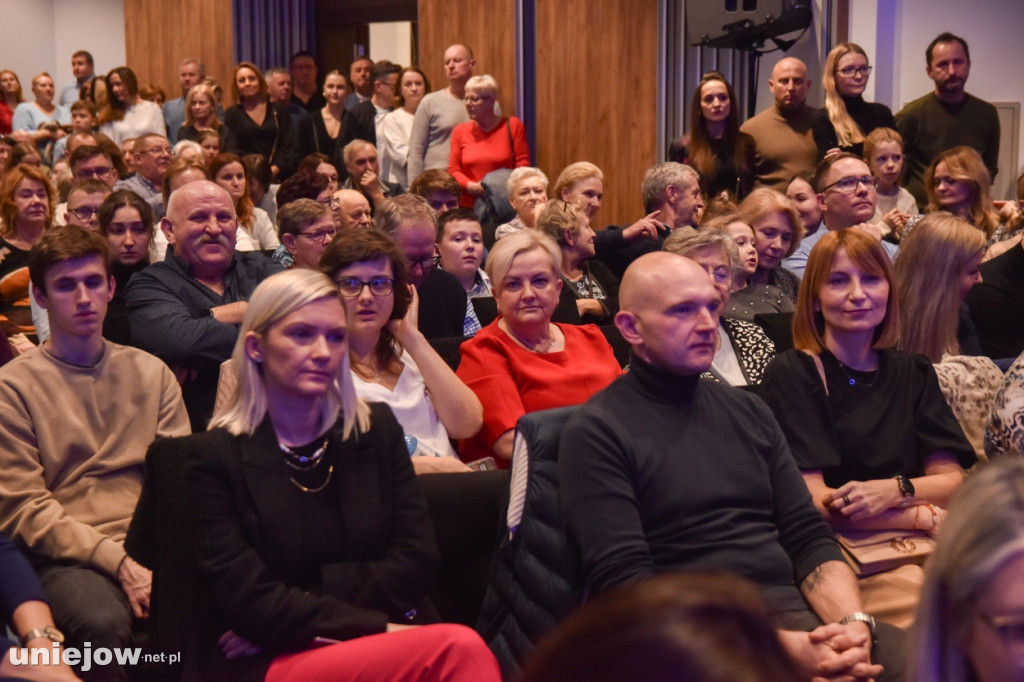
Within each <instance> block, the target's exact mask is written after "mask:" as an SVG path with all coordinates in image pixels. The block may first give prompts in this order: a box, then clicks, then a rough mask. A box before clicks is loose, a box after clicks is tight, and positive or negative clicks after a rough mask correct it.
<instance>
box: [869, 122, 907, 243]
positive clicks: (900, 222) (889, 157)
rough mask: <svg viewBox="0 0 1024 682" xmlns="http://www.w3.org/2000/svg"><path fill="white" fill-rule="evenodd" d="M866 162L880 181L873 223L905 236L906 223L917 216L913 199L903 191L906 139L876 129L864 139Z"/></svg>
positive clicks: (888, 231)
mask: <svg viewBox="0 0 1024 682" xmlns="http://www.w3.org/2000/svg"><path fill="white" fill-rule="evenodd" d="M864 160H865V161H867V164H868V168H870V169H871V174H872V175H874V176H875V177H876V178H878V188H877V189H876V190H875V192H876V194H877V196H878V201H877V203H876V204H875V216H874V218H872V219H871V222H872V223H874V224H875V225H880V226H881V227H882V228H883V232H886V233H890V232H895V233H896V234H897V235H900V234H903V229H904V227H905V226H906V224H907V220H909V219H910V217H911V216H914V215H917V213H918V210H917V200H916V199H914V195H913V194H911V193H910V192H908V191H907V190H906V188H904V187H900V182H902V180H903V169H904V165H903V138H902V137H900V134H899V133H898V132H896V131H895V130H893V129H892V128H875V129H874V130H872V131H871V134H870V135H868V136H867V137H865V138H864Z"/></svg>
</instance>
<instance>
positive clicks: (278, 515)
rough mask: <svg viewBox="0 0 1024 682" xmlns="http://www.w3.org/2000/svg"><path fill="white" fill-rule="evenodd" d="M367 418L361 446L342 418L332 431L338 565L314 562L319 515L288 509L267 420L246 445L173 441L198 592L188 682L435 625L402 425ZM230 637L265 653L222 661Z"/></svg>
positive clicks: (219, 439)
mask: <svg viewBox="0 0 1024 682" xmlns="http://www.w3.org/2000/svg"><path fill="white" fill-rule="evenodd" d="M371 413H372V426H371V428H370V430H369V431H368V432H367V433H365V434H362V435H360V436H359V437H358V439H355V440H352V441H345V442H342V440H341V431H342V426H341V421H340V420H339V422H338V423H337V424H336V425H335V426H334V427H333V429H332V430H331V445H330V446H329V452H330V455H329V456H331V455H333V458H334V485H333V487H331V488H328V491H332V492H333V493H334V494H336V495H337V500H336V505H337V508H338V509H340V516H341V519H340V523H341V525H342V527H343V529H344V532H343V534H342V536H341V537H340V538H338V542H339V543H342V544H343V554H344V556H345V560H344V561H341V562H339V563H334V564H328V565H319V564H311V563H310V560H309V554H308V552H309V549H310V547H309V545H308V543H304V542H303V537H304V536H305V537H308V536H309V534H310V532H311V530H312V531H313V532H315V530H316V519H315V518H306V517H303V515H302V514H299V513H297V512H298V510H297V509H295V507H294V504H293V503H290V502H289V501H290V500H292V501H293V500H294V499H295V495H296V494H297V493H298V491H297V490H296V488H295V487H294V486H293V485H292V483H291V481H290V480H289V478H290V475H291V472H290V470H289V469H288V468H287V466H286V464H285V461H284V458H283V456H282V454H281V451H280V449H279V448H278V445H277V438H276V435H275V434H274V430H273V427H272V426H271V424H270V421H269V419H267V420H265V421H264V422H263V424H262V425H260V427H259V428H258V429H257V431H256V433H254V434H253V435H252V436H251V437H248V436H238V437H236V436H232V435H231V434H229V433H228V432H226V431H224V430H222V429H216V430H213V431H207V432H205V433H202V434H198V435H195V436H191V437H188V438H183V439H180V440H178V441H177V442H178V444H179V445H180V448H181V452H180V454H181V456H182V457H184V458H185V461H186V470H185V483H186V486H187V490H188V494H189V496H190V513H191V517H192V523H193V534H194V540H195V549H196V553H197V559H198V564H199V569H200V580H201V584H202V589H203V597H202V599H201V604H200V609H199V617H198V619H197V623H196V627H195V630H194V631H193V634H192V637H191V642H190V644H189V648H188V651H187V653H185V655H184V662H185V667H186V670H185V679H195V680H226V679H230V680H248V679H253V680H262V679H263V677H264V675H265V673H266V670H267V667H268V666H269V664H270V662H271V661H272V660H273V658H274V657H275V656H277V655H280V654H281V653H284V652H288V651H295V650H301V649H304V648H306V647H308V646H309V644H310V643H311V641H312V640H313V638H314V637H317V636H322V637H327V638H332V639H340V640H346V639H352V638H355V637H361V636H364V635H370V634H377V633H381V632H384V630H385V628H386V625H387V623H388V622H410V620H413V621H414V622H431V621H434V620H436V613H435V612H434V610H433V608H432V607H431V606H430V604H429V602H427V601H426V598H425V595H426V593H427V590H428V588H429V587H430V586H431V584H432V583H433V579H434V574H435V572H436V569H437V565H438V563H439V561H440V558H439V555H438V551H437V546H436V543H435V540H434V532H433V528H432V527H431V523H430V517H429V515H428V513H427V508H426V504H425V502H424V501H423V496H422V494H421V492H420V488H419V484H418V483H417V481H416V476H415V474H414V473H413V468H412V464H411V463H410V461H409V454H408V451H407V450H406V446H405V441H404V439H403V433H402V428H401V427H400V426H399V425H398V423H397V422H396V421H395V418H394V415H392V413H391V410H390V409H389V408H388V407H387V406H386V405H383V404H381V403H374V404H372V405H371ZM302 494H307V493H302ZM327 494H331V493H327ZM227 630H234V631H235V632H236V633H237V634H239V635H240V636H242V637H244V638H246V639H247V640H249V641H250V642H252V643H254V644H256V645H257V646H262V647H264V649H265V651H264V652H263V653H262V654H259V655H257V656H253V657H251V658H243V659H237V660H234V661H228V660H227V659H226V658H224V656H223V654H222V653H221V650H220V647H219V646H218V644H217V638H218V637H220V636H221V635H222V634H223V633H224V632H226V631H227Z"/></svg>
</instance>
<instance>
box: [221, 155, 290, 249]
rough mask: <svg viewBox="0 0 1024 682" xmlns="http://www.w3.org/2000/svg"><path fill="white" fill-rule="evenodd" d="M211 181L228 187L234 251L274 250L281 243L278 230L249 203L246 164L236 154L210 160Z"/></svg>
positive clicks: (250, 200)
mask: <svg viewBox="0 0 1024 682" xmlns="http://www.w3.org/2000/svg"><path fill="white" fill-rule="evenodd" d="M210 176H211V177H212V178H213V181H214V182H216V183H217V184H218V185H220V186H221V187H223V188H224V189H226V190H227V192H228V194H230V195H231V200H232V201H234V202H235V215H237V216H238V227H239V228H240V229H239V230H238V233H237V236H236V241H235V250H236V251H273V250H274V249H276V248H277V247H278V246H280V245H281V241H280V239H279V238H278V236H277V229H275V227H274V223H273V222H272V221H271V220H270V216H269V215H267V212H266V211H264V210H263V209H262V208H256V207H255V206H253V205H252V198H251V197H250V196H249V177H248V175H247V174H246V170H245V164H243V163H242V159H241V158H239V157H238V156H236V155H235V154H218V155H217V156H215V157H214V158H213V161H212V162H211V163H210Z"/></svg>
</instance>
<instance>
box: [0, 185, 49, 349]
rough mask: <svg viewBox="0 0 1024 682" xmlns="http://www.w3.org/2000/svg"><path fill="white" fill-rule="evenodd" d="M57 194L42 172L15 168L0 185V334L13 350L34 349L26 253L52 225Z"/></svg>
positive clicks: (33, 329)
mask: <svg viewBox="0 0 1024 682" xmlns="http://www.w3.org/2000/svg"><path fill="white" fill-rule="evenodd" d="M56 195H57V193H56V191H55V190H54V189H53V185H51V184H50V179H49V178H48V177H46V173H45V172H44V171H43V170H42V169H41V168H36V167H34V166H26V165H20V166H15V167H14V168H12V169H11V170H10V171H8V172H7V173H5V174H4V177H3V180H2V181H0V280H2V281H3V287H0V330H2V331H3V332H4V334H6V335H7V338H8V339H9V340H10V341H11V343H12V344H13V345H14V347H15V349H16V350H28V349H29V348H31V347H32V346H33V345H35V337H36V329H35V325H33V324H32V311H31V307H30V304H29V286H30V282H29V271H28V261H29V251H30V250H31V249H32V247H33V246H35V245H36V243H37V242H38V241H39V240H40V239H41V238H42V236H43V234H44V233H45V232H46V231H47V230H49V229H50V227H51V226H52V225H53V212H54V209H55V207H56V204H57V197H56Z"/></svg>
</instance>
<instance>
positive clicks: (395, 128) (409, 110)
mask: <svg viewBox="0 0 1024 682" xmlns="http://www.w3.org/2000/svg"><path fill="white" fill-rule="evenodd" d="M428 92H430V81H428V80H427V76H426V74H424V73H423V72H422V71H420V70H419V68H417V67H415V66H407V67H405V68H404V69H402V73H400V74H399V75H398V97H397V98H396V99H395V109H394V111H392V112H390V113H389V114H388V115H387V116H385V117H384V121H383V122H382V123H381V132H382V133H383V139H382V140H377V147H378V148H379V149H380V161H381V175H382V177H384V179H385V180H387V181H388V182H397V183H398V184H399V185H401V186H402V187H403V188H406V189H407V188H408V187H409V183H410V182H411V181H412V180H413V178H410V177H409V174H408V168H409V134H410V133H412V120H413V117H414V116H415V115H416V109H417V108H418V107H419V105H420V101H421V100H422V99H423V96H424V95H425V94H427V93H428Z"/></svg>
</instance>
